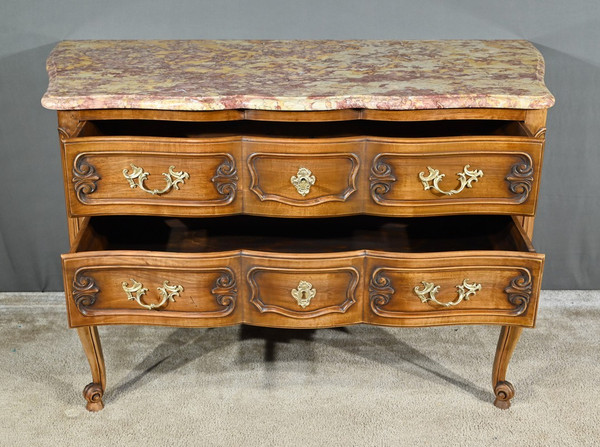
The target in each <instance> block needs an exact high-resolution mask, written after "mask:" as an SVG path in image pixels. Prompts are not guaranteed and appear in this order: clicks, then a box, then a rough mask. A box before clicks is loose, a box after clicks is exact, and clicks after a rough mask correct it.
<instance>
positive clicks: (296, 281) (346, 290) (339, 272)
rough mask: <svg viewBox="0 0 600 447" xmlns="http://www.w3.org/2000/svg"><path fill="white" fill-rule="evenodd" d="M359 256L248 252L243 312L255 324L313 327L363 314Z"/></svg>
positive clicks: (356, 318) (338, 323)
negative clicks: (246, 309)
mask: <svg viewBox="0 0 600 447" xmlns="http://www.w3.org/2000/svg"><path fill="white" fill-rule="evenodd" d="M363 260H364V255H363V254H362V253H359V254H356V255H354V256H353V255H352V254H350V253H344V254H341V255H340V254H334V255H332V254H320V255H316V256H315V255H309V254H302V255H296V256H292V255H284V254H270V255H267V254H265V253H262V254H260V253H247V254H245V255H244V261H243V264H244V271H245V275H246V281H247V297H248V299H247V300H246V303H247V308H248V311H247V312H246V316H245V321H246V322H247V323H249V324H255V325H258V326H273V327H294V328H298V327H302V328H313V327H314V328H317V327H330V326H343V325H347V324H353V323H357V322H359V321H360V320H361V319H362V296H363V284H362V267H363Z"/></svg>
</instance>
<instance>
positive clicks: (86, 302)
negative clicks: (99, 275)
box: [73, 270, 100, 315]
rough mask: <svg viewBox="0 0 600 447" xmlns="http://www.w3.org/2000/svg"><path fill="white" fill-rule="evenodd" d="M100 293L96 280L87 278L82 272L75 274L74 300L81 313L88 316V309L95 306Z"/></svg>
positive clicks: (78, 271)
mask: <svg viewBox="0 0 600 447" xmlns="http://www.w3.org/2000/svg"><path fill="white" fill-rule="evenodd" d="M99 292H100V289H99V288H98V286H96V282H95V280H94V278H92V277H91V276H85V275H84V274H83V272H82V271H81V270H77V272H75V278H74V279H73V300H74V301H75V306H77V309H78V310H79V312H81V313H82V314H83V315H86V314H87V308H88V307H91V306H93V305H94V303H95V302H96V295H97V294H98V293H99Z"/></svg>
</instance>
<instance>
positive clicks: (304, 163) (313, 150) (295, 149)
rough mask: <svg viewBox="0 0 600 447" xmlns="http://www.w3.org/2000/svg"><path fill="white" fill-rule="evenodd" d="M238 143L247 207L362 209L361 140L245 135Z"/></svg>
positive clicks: (321, 212) (325, 211)
mask: <svg viewBox="0 0 600 447" xmlns="http://www.w3.org/2000/svg"><path fill="white" fill-rule="evenodd" d="M243 147H244V149H243V150H244V161H245V166H244V169H245V173H244V174H245V178H246V179H247V183H248V186H247V190H246V191H245V196H244V204H245V210H246V212H248V213H250V214H255V215H272V216H334V215H341V214H353V213H358V212H360V211H361V210H362V201H361V198H362V195H363V194H362V191H361V188H360V187H359V183H360V181H361V179H360V173H361V171H362V170H361V160H362V158H363V148H364V143H363V142H362V141H336V142H332V141H326V140H306V139H303V140H287V141H275V140H269V139H263V140H259V139H246V140H245V141H244V144H243ZM363 189H364V188H363Z"/></svg>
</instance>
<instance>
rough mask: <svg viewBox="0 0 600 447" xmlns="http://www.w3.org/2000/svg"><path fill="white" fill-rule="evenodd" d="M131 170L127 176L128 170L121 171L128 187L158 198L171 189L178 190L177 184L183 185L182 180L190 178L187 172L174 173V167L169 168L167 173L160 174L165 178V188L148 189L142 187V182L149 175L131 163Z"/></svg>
mask: <svg viewBox="0 0 600 447" xmlns="http://www.w3.org/2000/svg"><path fill="white" fill-rule="evenodd" d="M131 169H132V172H131V174H129V170H128V169H123V175H124V176H125V178H126V179H127V181H128V182H129V186H130V187H131V188H137V187H138V186H139V187H140V189H141V190H142V191H146V192H147V193H149V194H152V195H153V196H159V195H161V194H164V193H166V192H169V190H170V189H171V188H174V189H179V184H180V183H184V180H186V179H189V178H190V174H188V173H187V172H184V171H175V166H169V172H168V173H165V172H163V173H162V175H164V176H165V180H166V182H167V184H166V185H165V187H164V188H163V189H148V188H146V186H144V182H145V181H146V179H147V178H148V176H149V175H150V174H149V173H147V172H146V171H144V169H143V168H138V167H137V166H136V165H134V164H133V163H131ZM135 179H137V184H136V183H135V182H134V180H135Z"/></svg>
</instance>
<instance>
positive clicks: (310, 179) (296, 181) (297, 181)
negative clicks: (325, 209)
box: [290, 168, 317, 197]
mask: <svg viewBox="0 0 600 447" xmlns="http://www.w3.org/2000/svg"><path fill="white" fill-rule="evenodd" d="M316 180H317V179H316V178H315V176H314V175H312V172H310V169H307V168H299V169H298V172H297V173H296V175H292V178H291V179H290V181H291V182H292V185H294V187H295V188H296V191H298V194H300V195H301V196H302V197H304V196H305V195H306V194H308V193H309V192H310V187H311V186H312V185H314V184H315V181H316Z"/></svg>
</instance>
